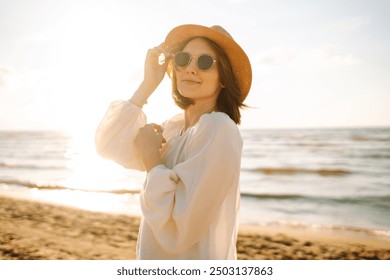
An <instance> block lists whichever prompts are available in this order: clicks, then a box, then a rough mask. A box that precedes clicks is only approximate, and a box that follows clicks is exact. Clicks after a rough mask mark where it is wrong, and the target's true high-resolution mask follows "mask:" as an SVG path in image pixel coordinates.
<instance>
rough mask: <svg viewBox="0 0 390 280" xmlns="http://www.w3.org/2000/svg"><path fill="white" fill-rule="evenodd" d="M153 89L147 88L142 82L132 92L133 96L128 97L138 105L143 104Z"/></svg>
mask: <svg viewBox="0 0 390 280" xmlns="http://www.w3.org/2000/svg"><path fill="white" fill-rule="evenodd" d="M152 93H153V90H151V89H149V88H148V87H147V86H146V85H145V84H144V83H141V85H140V86H139V87H138V89H137V90H136V91H135V92H134V94H133V96H132V97H131V98H130V101H131V102H132V103H134V104H135V105H137V106H138V107H141V108H142V106H144V104H146V103H148V98H149V96H150V95H152Z"/></svg>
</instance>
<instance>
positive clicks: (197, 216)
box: [96, 25, 252, 259]
mask: <svg viewBox="0 0 390 280" xmlns="http://www.w3.org/2000/svg"><path fill="white" fill-rule="evenodd" d="M164 58H165V59H164ZM165 72H167V73H168V74H169V76H170V78H171V80H172V93H173V98H174V100H175V102H176V104H177V105H178V106H179V107H181V108H182V109H183V110H184V112H183V114H181V115H178V116H175V117H173V118H172V119H170V120H168V121H167V122H165V123H164V124H163V125H161V126H159V125H156V124H147V122H146V116H145V115H144V113H143V112H142V106H143V105H144V104H145V103H146V101H147V99H148V97H149V96H150V95H151V94H152V93H153V92H154V90H155V89H156V88H157V86H158V85H159V84H160V82H161V81H162V79H163V78H164V75H165ZM251 78H252V72H251V66H250V62H249V60H248V58H247V56H246V54H245V52H244V51H243V50H242V49H241V47H240V46H239V45H238V44H237V43H236V42H235V41H234V40H233V38H232V37H231V36H230V35H229V34H228V33H227V32H226V31H225V30H224V29H223V28H222V27H219V26H213V27H211V28H208V27H204V26H200V25H182V26H179V27H176V28H174V29H173V30H172V31H171V32H170V33H169V34H168V35H167V37H166V39H165V41H164V42H163V43H162V44H161V45H160V46H158V47H156V48H154V49H151V50H149V51H148V54H147V57H146V60H145V71H144V80H143V82H142V83H141V85H140V86H139V88H138V90H137V91H136V92H135V93H134V95H133V96H132V98H131V99H130V100H129V101H116V102H113V103H112V104H111V105H110V108H109V109H108V112H107V113H106V115H105V117H104V119H103V121H102V122H101V124H100V125H99V127H98V130H97V133H96V146H97V151H98V153H99V154H100V155H101V156H103V157H105V158H109V159H112V160H115V161H116V162H118V163H120V164H122V165H123V166H124V167H126V168H131V169H137V170H143V171H147V176H146V181H145V183H144V187H143V189H142V190H141V194H140V197H141V209H142V213H143V218H142V222H141V226H140V231H139V237H138V242H137V257H138V258H139V259H236V240H237V231H238V211H239V198H240V194H239V174H240V160H241V151H242V138H241V135H240V133H239V130H238V128H237V124H239V123H240V108H241V107H243V106H244V104H243V101H244V99H245V97H246V96H247V94H248V92H249V89H250V85H251ZM161 109H164V108H161Z"/></svg>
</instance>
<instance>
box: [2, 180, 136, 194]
mask: <svg viewBox="0 0 390 280" xmlns="http://www.w3.org/2000/svg"><path fill="white" fill-rule="evenodd" d="M2 184H4V185H16V186H20V187H25V188H30V189H38V190H53V191H55V190H57V191H58V190H71V191H82V192H95V193H110V194H137V193H139V190H127V189H116V190H94V189H82V188H73V187H69V186H63V185H57V184H41V183H38V182H32V181H20V180H6V179H0V185H2Z"/></svg>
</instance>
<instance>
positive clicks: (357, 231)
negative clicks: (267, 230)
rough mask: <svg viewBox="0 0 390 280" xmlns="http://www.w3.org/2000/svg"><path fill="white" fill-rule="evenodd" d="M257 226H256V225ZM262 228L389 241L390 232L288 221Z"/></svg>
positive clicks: (261, 224) (273, 223)
mask: <svg viewBox="0 0 390 280" xmlns="http://www.w3.org/2000/svg"><path fill="white" fill-rule="evenodd" d="M255 225H256V224H255ZM257 225H260V226H270V227H283V228H285V227H290V228H294V229H303V230H314V231H324V230H325V231H329V232H333V233H335V234H338V233H340V234H343V233H345V232H347V233H352V234H356V235H362V236H371V237H377V238H384V239H385V240H389V238H390V230H383V229H375V228H362V227H354V226H340V225H321V224H308V223H302V222H292V221H290V222H286V221H273V222H265V223H257Z"/></svg>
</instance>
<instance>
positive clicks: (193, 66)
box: [186, 59, 198, 75]
mask: <svg viewBox="0 0 390 280" xmlns="http://www.w3.org/2000/svg"><path fill="white" fill-rule="evenodd" d="M186 71H187V73H191V74H194V75H196V74H197V73H198V71H197V68H196V59H191V61H190V63H189V64H188V65H187V68H186Z"/></svg>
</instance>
